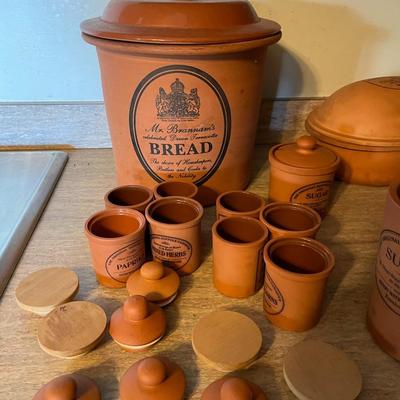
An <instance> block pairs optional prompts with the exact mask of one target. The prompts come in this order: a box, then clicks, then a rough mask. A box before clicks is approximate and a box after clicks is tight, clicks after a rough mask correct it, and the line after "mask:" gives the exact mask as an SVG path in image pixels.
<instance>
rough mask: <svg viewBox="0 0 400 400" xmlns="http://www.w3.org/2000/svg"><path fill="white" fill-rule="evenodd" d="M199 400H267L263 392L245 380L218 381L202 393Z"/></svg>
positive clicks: (234, 378) (231, 378)
mask: <svg viewBox="0 0 400 400" xmlns="http://www.w3.org/2000/svg"><path fill="white" fill-rule="evenodd" d="M201 400H267V396H266V395H265V393H264V392H263V390H262V389H261V388H260V387H259V386H257V385H255V384H254V383H252V382H249V381H248V380H247V379H243V378H236V377H226V378H222V379H218V380H217V381H215V382H213V383H212V384H211V385H209V386H208V387H207V388H206V389H205V390H204V392H203V394H202V396H201Z"/></svg>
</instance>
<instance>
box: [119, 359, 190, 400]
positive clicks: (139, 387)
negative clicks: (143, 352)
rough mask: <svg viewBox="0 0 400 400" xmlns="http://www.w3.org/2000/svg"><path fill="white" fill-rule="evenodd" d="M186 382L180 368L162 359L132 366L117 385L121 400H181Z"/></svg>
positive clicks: (147, 360)
mask: <svg viewBox="0 0 400 400" xmlns="http://www.w3.org/2000/svg"><path fill="white" fill-rule="evenodd" d="M185 386H186V380H185V375H184V373H183V370H182V368H180V367H179V366H178V365H177V364H175V363H173V362H172V361H169V360H168V359H166V358H164V357H149V358H144V359H142V360H140V361H138V362H136V363H135V364H133V365H132V366H131V367H130V368H129V369H128V370H127V371H126V372H125V374H124V375H123V376H122V378H121V381H120V385H119V394H120V399H121V400H183V398H184V393H185Z"/></svg>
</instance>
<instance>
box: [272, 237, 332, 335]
mask: <svg viewBox="0 0 400 400" xmlns="http://www.w3.org/2000/svg"><path fill="white" fill-rule="evenodd" d="M264 259H265V264H266V268H265V282H264V311H265V315H266V317H267V319H269V320H270V321H271V322H272V323H273V324H274V325H276V326H277V327H279V328H281V329H286V330H289V331H306V330H308V329H311V328H312V327H314V326H315V325H316V324H317V323H318V321H319V319H320V317H321V312H322V304H323V299H324V293H325V288H326V283H327V280H328V277H329V275H330V273H331V272H332V270H333V267H334V264H335V257H334V255H333V254H332V253H331V251H330V250H329V249H328V248H327V247H326V246H325V245H323V244H322V243H320V242H317V241H316V240H314V239H309V238H278V239H274V240H271V241H270V242H269V243H268V244H267V245H266V246H265V249H264Z"/></svg>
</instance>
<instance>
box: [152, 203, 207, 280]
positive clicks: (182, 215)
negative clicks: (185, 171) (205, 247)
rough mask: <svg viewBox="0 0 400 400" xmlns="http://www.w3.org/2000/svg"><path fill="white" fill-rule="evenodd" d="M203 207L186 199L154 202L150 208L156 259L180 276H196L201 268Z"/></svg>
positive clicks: (154, 257)
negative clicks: (195, 273) (196, 272)
mask: <svg viewBox="0 0 400 400" xmlns="http://www.w3.org/2000/svg"><path fill="white" fill-rule="evenodd" d="M203 212H204V211H203V207H202V206H201V204H200V203H199V202H197V201H196V200H193V199H189V198H186V197H179V196H172V197H164V198H160V199H157V200H154V201H153V202H152V203H150V204H149V206H148V207H147V208H146V219H147V221H148V222H149V225H150V239H151V251H152V254H153V259H154V260H155V261H159V262H161V263H163V264H164V265H166V266H167V267H170V268H173V269H174V270H175V271H177V272H178V274H180V275H187V274H191V273H192V272H194V271H195V270H196V269H197V268H198V267H199V266H200V264H201V237H200V236H201V219H202V218H203Z"/></svg>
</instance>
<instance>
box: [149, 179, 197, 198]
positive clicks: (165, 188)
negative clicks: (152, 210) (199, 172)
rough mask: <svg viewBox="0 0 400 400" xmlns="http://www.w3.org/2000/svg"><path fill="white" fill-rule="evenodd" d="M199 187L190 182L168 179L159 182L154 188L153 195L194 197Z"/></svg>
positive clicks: (157, 196)
mask: <svg viewBox="0 0 400 400" xmlns="http://www.w3.org/2000/svg"><path fill="white" fill-rule="evenodd" d="M198 191H199V189H198V187H197V186H196V185H195V184H194V183H192V182H181V181H168V182H161V183H159V184H158V185H156V187H155V188H154V197H155V198H156V199H159V198H160V197H170V196H182V197H190V198H195V197H196V195H197V193H198Z"/></svg>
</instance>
